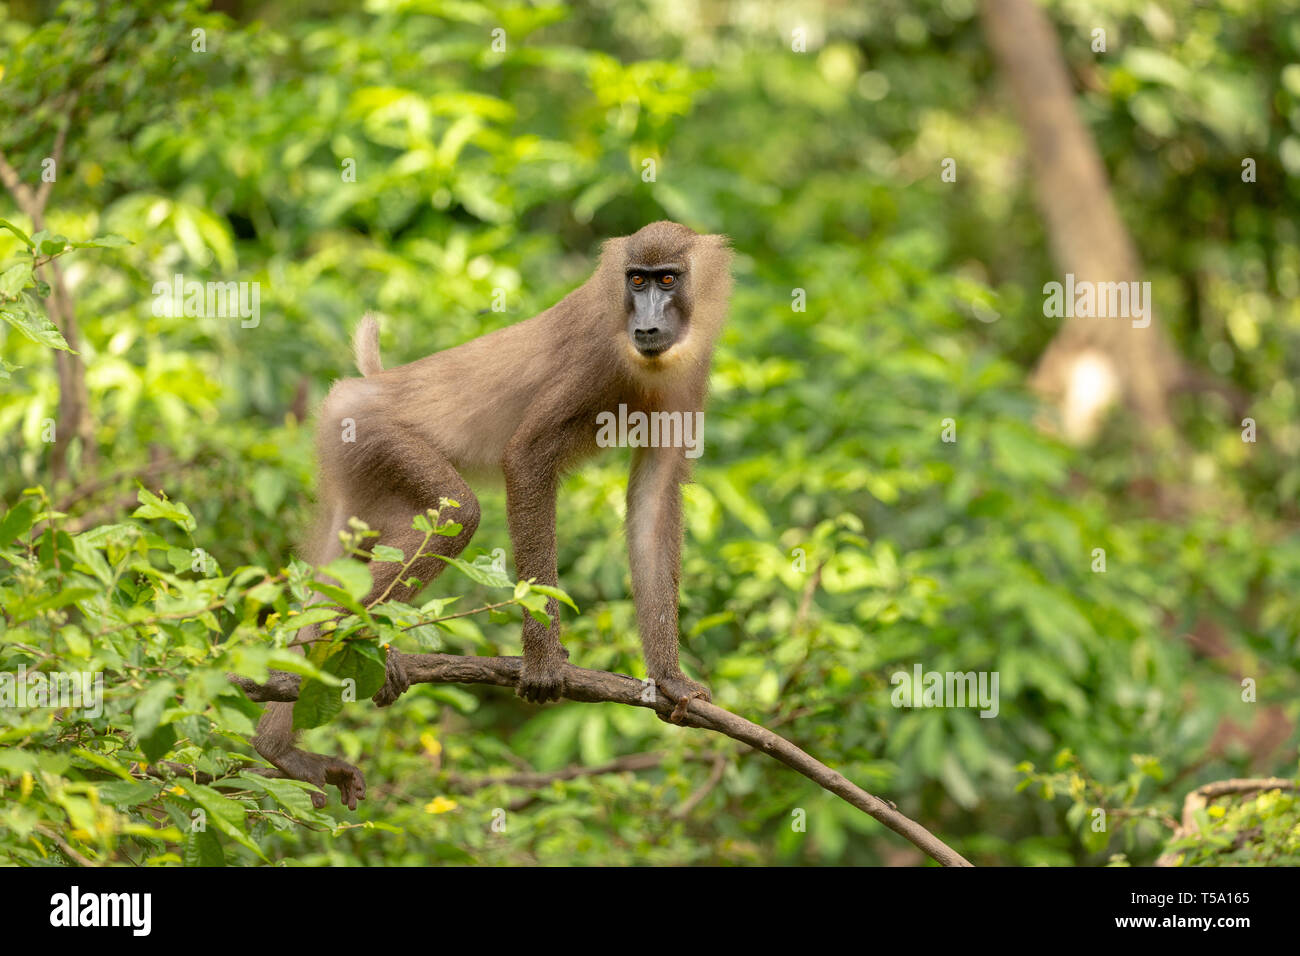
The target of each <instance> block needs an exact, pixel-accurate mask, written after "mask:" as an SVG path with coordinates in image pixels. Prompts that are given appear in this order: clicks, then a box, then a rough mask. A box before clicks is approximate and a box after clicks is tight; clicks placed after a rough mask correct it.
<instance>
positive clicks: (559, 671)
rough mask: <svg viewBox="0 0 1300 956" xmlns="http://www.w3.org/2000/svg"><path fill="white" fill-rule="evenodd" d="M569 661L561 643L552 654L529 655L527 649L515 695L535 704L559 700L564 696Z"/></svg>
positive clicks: (556, 645)
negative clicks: (565, 676) (566, 666)
mask: <svg viewBox="0 0 1300 956" xmlns="http://www.w3.org/2000/svg"><path fill="white" fill-rule="evenodd" d="M568 660H569V652H568V651H566V650H565V649H564V645H562V644H560V642H559V641H556V642H555V649H554V650H553V651H551V652H550V653H545V654H529V653H528V651H527V649H525V650H524V664H523V667H521V668H520V669H519V683H518V685H517V686H516V687H515V694H516V695H517V696H519V697H522V698H523V699H524V700H527V701H532V702H533V703H534V704H541V703H545V702H546V701H548V700H559V699H560V698H561V697H563V696H564V667H565V665H566V663H567V662H568Z"/></svg>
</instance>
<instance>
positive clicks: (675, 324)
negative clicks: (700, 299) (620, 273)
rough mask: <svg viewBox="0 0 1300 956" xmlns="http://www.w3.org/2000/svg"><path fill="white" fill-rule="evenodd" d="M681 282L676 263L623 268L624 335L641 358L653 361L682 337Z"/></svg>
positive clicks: (685, 314) (686, 312)
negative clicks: (625, 310)
mask: <svg viewBox="0 0 1300 956" xmlns="http://www.w3.org/2000/svg"><path fill="white" fill-rule="evenodd" d="M685 279H686V270H685V269H684V268H683V267H682V266H681V265H679V264H677V263H664V264H660V265H654V266H641V265H629V266H628V267H627V295H626V297H625V301H626V306H627V336H628V338H629V339H630V340H631V342H632V347H633V348H635V349H636V351H637V353H638V354H639V355H640V356H641V357H642V358H645V359H649V360H654V359H657V358H659V357H660V356H662V355H663V354H664V353H666V352H667V351H668V350H669V349H671V348H672V347H673V346H674V345H676V344H677V343H678V342H680V341H681V340H682V339H684V338H685V337H686V328H687V324H688V323H689V321H690V314H691V311H690V301H689V299H688V298H687V296H686V292H685Z"/></svg>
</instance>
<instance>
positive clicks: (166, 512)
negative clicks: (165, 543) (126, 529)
mask: <svg viewBox="0 0 1300 956" xmlns="http://www.w3.org/2000/svg"><path fill="white" fill-rule="evenodd" d="M136 498H137V500H138V501H139V502H140V507H139V508H136V509H135V511H133V512H132V513H131V517H133V518H162V519H164V520H166V521H170V522H171V523H172V524H174V525H177V526H178V527H180V528H181V529H183V530H185V531H188V532H190V533H191V534H193V533H194V529H195V528H197V527H198V522H196V521H195V520H194V515H193V514H191V513H190V509H189V508H187V507H186V506H185V505H184V504H183V503H182V502H179V501H167V500H166V499H163V498H159V497H158V496H157V495H155V494H153V493H151V492H149V491H146V490H145V489H144V487H143V486H142V487H141V488H140V490H139V491H137V492H136Z"/></svg>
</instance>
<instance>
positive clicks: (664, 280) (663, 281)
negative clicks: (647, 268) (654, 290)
mask: <svg viewBox="0 0 1300 956" xmlns="http://www.w3.org/2000/svg"><path fill="white" fill-rule="evenodd" d="M676 281H677V277H676V276H675V275H671V274H669V275H665V276H660V277H659V284H660V285H661V286H663V287H664V288H665V289H666V288H668V286H670V285H672V284H673V283H674V282H676Z"/></svg>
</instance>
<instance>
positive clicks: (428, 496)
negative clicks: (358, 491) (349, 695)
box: [365, 456, 479, 707]
mask: <svg viewBox="0 0 1300 956" xmlns="http://www.w3.org/2000/svg"><path fill="white" fill-rule="evenodd" d="M423 464H424V465H425V470H424V478H423V480H424V481H425V482H428V483H429V484H427V485H424V486H423V487H422V489H421V493H420V494H419V496H418V497H417V496H414V495H407V496H402V497H395V498H390V499H387V500H385V501H383V502H380V503H377V504H376V505H372V506H371V508H370V509H369V510H370V513H371V516H372V517H371V518H368V519H367V520H368V523H370V526H371V527H372V528H376V529H378V530H379V539H378V543H380V544H384V545H388V546H389V547H394V548H400V549H401V551H402V553H403V554H404V555H405V556H406V557H407V559H410V558H411V557H412V556H414V555H415V554H416V552H417V549H419V548H420V547H421V546H422V545H423V548H424V550H423V551H422V552H421V554H420V557H419V558H417V559H416V560H415V561H414V563H412V565H411V567H410V568H409V570H407V571H406V574H407V576H408V579H409V578H415V579H416V580H417V581H418V582H419V583H418V584H415V585H412V586H408V585H407V584H406V583H405V580H403V581H401V582H398V581H397V580H396V579H397V577H398V575H399V574H402V573H403V565H402V564H399V563H397V562H392V561H383V562H371V564H370V572H371V581H372V582H373V584H372V587H371V589H370V593H369V594H368V595H366V601H365V603H366V604H369V603H370V602H371V601H374V600H377V599H378V598H379V597H381V596H382V595H384V594H387V595H388V597H389V598H391V599H395V600H399V601H405V600H408V599H410V598H412V597H414V596H415V595H416V594H417V593H419V591H420V590H422V589H423V588H424V587H425V586H426V585H427V584H428V583H429V582H430V581H432V580H433V579H434V578H436V577H437V576H438V575H439V574H441V573H442V572H443V570H444V569H445V568H446V567H447V565H446V564H445V563H444V562H442V561H441V560H439V558H438V556H439V555H441V556H443V557H448V558H454V557H456V556H457V555H458V554H460V553H461V552H462V551H464V550H465V546H466V545H468V544H469V541H470V538H472V537H473V536H474V532H475V531H476V530H477V529H478V523H479V504H478V499H477V498H476V497H474V492H472V491H471V490H470V488H469V486H468V485H467V484H466V483H465V481H464V479H462V478H461V477H460V475H459V474H458V473H457V472H456V470H455V469H454V468H453V467H452V465H451V463H450V462H448V461H447V460H446V459H445V458H442V457H441V456H438V457H437V458H436V459H435V458H432V457H431V460H429V461H427V462H425V463H423ZM435 491H436V493H435ZM443 496H445V497H447V498H450V499H451V500H453V501H455V502H457V504H458V505H459V507H457V508H450V509H443V511H442V512H441V513H440V515H439V520H440V521H442V522H447V521H454V522H455V523H457V524H459V525H460V526H461V527H460V531H459V532H457V533H456V534H455V535H450V536H448V535H434V536H433V537H432V538H430V539H429V542H428V543H427V544H425V543H424V533H423V532H421V531H417V530H415V529H414V528H413V527H412V526H411V522H412V519H413V518H414V517H415V515H417V514H420V513H421V512H422V511H423V510H424V508H425V507H433V508H436V507H437V506H438V502H439V500H440V499H441V498H442V497H443ZM422 502H428V503H427V504H423V503H422ZM402 658H403V654H402V652H401V651H399V650H397V648H395V647H389V648H388V653H387V656H386V658H385V661H384V671H385V674H384V686H383V687H381V688H380V689H379V690H378V692H377V693H376V694H375V695H374V697H372V698H371V700H373V701H374V702H375V705H376V706H378V707H387V706H389V705H390V704H392V703H393V702H394V701H396V700H397V698H398V697H400V696H401V695H402V694H404V693H405V692H406V691H407V689H408V688H409V687H410V686H411V683H410V680H409V678H408V677H407V675H406V669H405V667H404V666H403V664H402Z"/></svg>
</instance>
